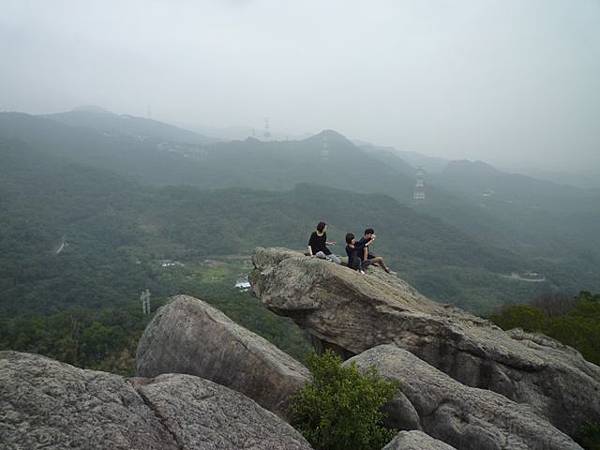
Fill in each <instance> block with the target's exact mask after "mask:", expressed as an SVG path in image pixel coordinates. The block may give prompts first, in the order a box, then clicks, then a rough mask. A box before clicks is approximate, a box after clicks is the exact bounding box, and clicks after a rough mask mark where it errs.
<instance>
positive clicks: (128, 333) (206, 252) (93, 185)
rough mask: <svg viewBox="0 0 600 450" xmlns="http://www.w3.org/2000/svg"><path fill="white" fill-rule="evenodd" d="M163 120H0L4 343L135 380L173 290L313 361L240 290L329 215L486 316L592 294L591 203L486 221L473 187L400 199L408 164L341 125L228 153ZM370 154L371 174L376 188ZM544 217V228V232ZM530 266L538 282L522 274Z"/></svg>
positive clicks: (442, 294)
mask: <svg viewBox="0 0 600 450" xmlns="http://www.w3.org/2000/svg"><path fill="white" fill-rule="evenodd" d="M101 114H104V113H101ZM82 117H83V118H82ZM83 119H85V120H83ZM86 120H87V122H86ZM89 120H92V122H91V123H90V122H89ZM157 124H158V125H157ZM74 125H75V126H74ZM92 125H94V126H92ZM163 125H164V124H162V125H161V124H160V123H154V122H153V121H148V122H146V121H145V119H135V118H130V117H128V118H123V117H122V116H116V117H113V116H108V117H105V118H104V120H103V121H96V119H95V118H94V117H91V118H90V117H89V116H85V115H84V116H79V115H77V114H75V115H63V116H61V117H60V118H57V117H55V118H50V117H46V118H41V117H34V116H28V115H20V114H0V154H1V155H2V165H1V166H0V230H1V233H0V314H1V317H2V320H1V324H0V330H1V331H0V348H11V349H15V350H25V351H34V352H39V353H42V354H47V355H49V356H53V357H55V358H57V359H60V360H63V361H67V362H71V363H73V364H76V365H80V366H84V367H92V368H102V369H106V370H111V371H115V372H119V373H128V374H129V373H132V371H133V361H134V356H135V355H134V353H135V345H136V343H137V340H138V338H139V336H140V333H141V332H142V331H143V329H144V327H145V325H146V323H147V321H148V319H149V317H148V316H144V315H142V313H141V306H140V302H139V295H140V292H141V291H142V290H144V289H150V291H151V292H152V299H153V301H152V304H153V309H156V308H157V307H159V306H160V305H161V304H163V303H164V302H165V301H166V300H167V299H168V297H169V296H170V295H173V294H176V293H187V294H190V295H196V296H198V297H200V298H202V299H204V300H206V301H209V302H211V303H212V304H215V305H216V306H218V307H219V308H221V309H222V310H224V311H225V312H226V313H227V314H228V315H229V316H230V317H232V318H233V319H234V320H236V321H238V322H239V323H241V324H242V325H244V326H246V327H248V328H249V329H251V330H253V331H256V332H258V333H259V334H261V335H263V336H265V337H267V338H268V339H269V340H271V341H272V342H275V343H276V344H277V345H278V346H280V347H281V348H282V349H284V350H285V351H287V352H289V353H290V354H292V355H294V356H296V357H297V358H299V359H303V358H304V355H305V353H306V351H307V349H308V344H307V342H306V340H305V339H304V336H303V335H302V333H301V332H300V331H299V330H298V329H297V328H296V327H295V326H294V325H293V324H292V323H291V322H289V321H287V320H285V319H282V318H279V317H276V316H274V315H272V314H270V313H268V312H267V311H265V310H264V308H262V307H261V306H260V305H259V303H258V301H257V300H256V299H253V298H252V297H251V296H250V294H248V293H247V292H240V291H238V290H237V289H235V288H234V287H233V285H234V284H235V282H236V280H237V279H238V278H240V277H243V276H244V273H247V271H248V270H249V266H248V265H249V264H250V263H249V257H250V255H251V253H252V251H253V249H254V248H255V247H256V246H273V245H276V246H287V247H290V248H297V249H303V248H304V247H305V245H306V241H307V238H308V235H309V233H310V232H311V231H312V229H313V227H314V226H315V224H316V222H318V221H319V220H326V221H327V222H328V224H329V229H328V235H329V238H330V239H333V240H337V241H338V242H339V243H340V245H339V246H338V247H333V250H334V251H336V252H337V253H340V254H343V245H342V243H343V236H344V235H345V233H346V232H348V231H352V232H354V233H355V234H357V235H359V234H360V233H361V232H362V230H363V229H364V228H365V227H367V226H372V227H374V228H375V229H376V231H377V234H378V237H379V238H378V240H377V245H376V249H375V252H376V253H379V254H381V255H383V256H385V257H386V259H387V260H388V262H389V264H390V265H391V266H392V268H393V269H394V270H396V271H397V272H398V274H399V276H401V277H403V278H404V279H406V280H407V281H409V282H410V283H412V284H413V285H415V286H416V287H417V288H418V289H419V290H420V291H422V292H423V293H424V294H426V295H428V296H430V297H432V298H434V299H436V300H439V301H443V302H450V303H454V304H456V305H459V306H462V307H464V308H467V309H469V310H471V311H474V312H476V313H480V314H489V313H491V312H492V311H494V310H495V309H496V308H498V307H499V306H501V305H504V304H518V303H523V302H526V301H528V300H530V299H532V298H537V297H540V296H544V295H545V296H548V295H552V294H555V293H557V292H566V293H570V295H572V294H573V293H575V292H577V291H579V290H581V289H588V290H590V291H599V290H600V286H599V283H600V277H598V276H597V269H596V267H597V262H598V254H599V253H598V252H597V249H596V247H595V246H596V245H597V240H594V239H593V238H590V236H592V235H593V234H594V229H595V228H594V227H595V224H596V215H595V212H594V211H592V210H590V211H589V212H588V213H587V214H588V215H587V216H586V215H585V214H586V213H585V212H581V211H574V210H566V209H564V208H563V207H562V206H560V207H559V206H553V207H552V208H549V209H544V210H543V211H541V212H540V211H537V210H536V211H537V212H535V214H534V213H532V212H526V211H527V209H526V208H524V207H519V205H511V204H509V203H506V202H504V201H499V200H497V199H492V200H489V199H488V200H486V201H487V202H488V203H487V204H488V206H489V205H491V204H492V203H491V202H496V204H497V205H500V206H495V207H493V208H492V207H489V208H487V210H486V208H483V210H482V209H481V206H478V207H474V206H473V205H474V203H475V199H476V197H477V192H478V191H477V190H478V189H480V188H481V186H475V187H474V188H473V189H474V190H473V191H472V192H464V191H465V189H466V188H465V187H464V186H463V185H459V186H457V185H456V184H454V185H453V184H452V183H451V182H450V181H448V180H449V179H450V175H448V174H447V179H446V180H445V181H443V183H442V182H441V181H440V185H442V184H444V183H445V184H446V185H447V186H446V188H447V190H443V189H442V188H440V187H439V186H431V187H428V194H429V195H430V197H428V198H429V200H428V202H426V203H425V204H420V205H415V204H412V203H410V202H406V201H403V199H404V200H406V198H407V197H410V193H411V190H412V186H413V183H414V178H413V175H411V170H412V168H411V166H410V165H408V164H406V163H404V162H403V161H402V160H401V159H399V158H398V157H397V156H396V155H394V154H390V153H389V152H387V153H386V152H385V151H384V152H382V151H380V150H378V149H377V148H371V149H370V150H369V151H368V152H365V151H364V150H361V149H360V148H359V147H357V146H355V145H354V144H353V143H351V142H350V141H348V140H347V139H346V138H344V137H343V136H341V135H338V134H337V133H334V132H331V131H329V132H324V133H322V134H321V135H318V136H315V137H313V138H310V139H307V140H304V141H290V142H284V143H281V142H279V143H278V142H267V143H265V142H260V141H258V140H252V139H250V140H248V141H237V142H230V143H219V142H214V141H211V140H210V139H207V138H204V137H202V136H198V135H195V134H193V133H192V134H190V132H187V131H185V130H181V129H178V128H175V127H169V126H166V128H165V126H163ZM139 133H145V135H144V136H140V134H139ZM165 136H166V137H165ZM324 143H327V149H328V155H327V160H326V161H325V162H323V160H322V159H320V158H321V157H322V155H321V153H320V152H321V151H322V149H323V145H324ZM265 161H269V164H268V165H267V164H264V162H265ZM361 161H362V162H363V163H367V164H368V165H369V171H368V172H369V177H366V179H365V177H362V176H361V175H360V172H361V171H362V165H361V163H360V162H361ZM284 168H285V170H284ZM340 168H341V169H340ZM280 169H281V170H280ZM329 175H331V176H329ZM468 176H471V175H468V174H467V175H465V177H468ZM497 177H499V178H500V181H497V183H500V184H502V183H504V181H502V180H503V178H502V177H503V175H497ZM374 181H377V183H374ZM520 182H522V183H525V184H527V183H530V181H529V180H520ZM236 183H237V184H236ZM361 183H363V184H361ZM325 184H327V186H325ZM236 186H237V187H236ZM536 186H537V185H536ZM496 189H497V190H498V192H503V191H502V189H501V186H496ZM523 189H524V190H527V189H528V188H527V187H526V186H525V187H523ZM536 189H537V188H536ZM534 190H535V189H534ZM378 192H379V193H378ZM560 192H564V191H560ZM569 192H570V194H569V195H575V196H577V195H579V192H578V191H572V190H569ZM509 194H510V195H512V193H511V192H508V193H504V194H502V195H509ZM531 195H534V193H532V194H531ZM586 195H587V194H586ZM538 197H539V196H538ZM538 197H536V198H538ZM506 198H508V197H506ZM539 198H541V197H539ZM557 198H558V197H557ZM560 199H562V200H561V202H563V203H568V202H567V201H566V200H564V198H563V197H560ZM563 200H564V201H563ZM589 201H590V202H592V203H590V204H589V205H593V202H594V201H595V197H591V198H590V199H589ZM502 205H509V206H502ZM589 205H588V206H589ZM521 206H523V205H521ZM502 208H504V209H502ZM519 208H520V209H519ZM590 208H591V207H590ZM567 213H568V214H567ZM512 215H514V216H515V217H516V218H517V219H518V220H517V221H523V223H527V224H528V226H530V227H531V228H532V229H535V230H540V231H539V232H540V236H538V237H536V238H535V239H532V240H531V242H532V244H531V245H529V246H527V245H523V243H522V239H523V238H528V236H527V235H526V234H524V233H522V232H520V231H519V230H518V227H517V228H515V227H514V223H513V222H515V220H513V219H510V220H508V219H507V217H501V216H508V217H511V216H512ZM573 218H577V220H579V221H580V223H579V225H578V226H577V227H572V226H571V222H572V219H573ZM527 220H529V222H527ZM540 220H541V221H544V220H547V223H545V225H543V226H539V227H538V226H537V221H540ZM509 222H511V223H509ZM499 229H502V232H501V233H496V230H499ZM565 229H568V230H570V231H569V233H570V234H569V233H565V232H564V230H565ZM553 236H556V238H553ZM585 239H588V240H589V241H590V244H589V245H588V246H587V248H585V249H583V248H582V247H584V246H583V244H582V242H584V241H585ZM513 241H514V242H513ZM557 254H560V255H561V257H560V258H557V257H556V255H557ZM165 261H177V263H178V264H176V265H174V266H165V265H164V262H165ZM242 262H243V263H242ZM534 271H535V272H540V273H541V274H543V276H544V278H543V279H541V280H540V279H534V280H527V279H523V278H521V277H519V276H514V274H524V273H525V274H526V273H528V272H534ZM512 308H519V306H513V307H512ZM523 308H529V307H523ZM575 310H576V308H574V309H573V311H575ZM571 313H572V312H571ZM503 314H504V313H503ZM506 314H508V313H506ZM494 317H503V316H494ZM569 317H571V316H569ZM594 317H595V316H594ZM497 320H498V321H499V323H501V324H503V326H505V325H506V324H505V323H503V322H502V320H504V319H501V318H498V319H497ZM565 320H566V319H565ZM569 320H575V319H572V318H571V319H569ZM550 322H551V321H549V322H543V323H544V327H545V328H543V327H542V325H539V327H538V328H540V330H538V331H544V332H547V333H548V334H549V335H552V336H555V337H556V338H557V339H560V340H563V341H564V342H566V343H569V344H570V345H573V346H575V347H576V348H582V349H585V351H586V352H588V353H586V354H589V355H590V357H591V358H595V356H594V353H593V351H591V350H587V347H585V345H587V344H585V345H584V343H582V342H583V341H582V340H581V339H580V340H573V339H571V340H570V338H572V337H573V336H574V335H575V334H571V335H569V336H566V337H565V336H564V334H565V333H566V334H567V335H568V334H569V332H568V330H569V328H568V327H567V326H564V327H563V328H561V327H560V326H558V325H553V326H552V327H550V325H548V323H550ZM536 323H537V322H536ZM552 323H554V322H552ZM548 327H550V328H548ZM590 327H592V328H593V325H590ZM559 329H564V330H566V331H564V333H563V334H562V335H561V334H560V333H559V331H556V330H559ZM573 329H575V328H573ZM582 351H583V350H582ZM589 352H591V353H589Z"/></svg>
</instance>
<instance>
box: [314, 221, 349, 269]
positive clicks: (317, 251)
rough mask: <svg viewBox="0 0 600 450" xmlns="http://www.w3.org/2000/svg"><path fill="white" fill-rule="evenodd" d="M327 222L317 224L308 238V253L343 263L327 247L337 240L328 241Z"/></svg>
mask: <svg viewBox="0 0 600 450" xmlns="http://www.w3.org/2000/svg"><path fill="white" fill-rule="evenodd" d="M326 229H327V224H326V223H325V222H319V223H318V224H317V229H316V231H313V232H312V234H311V235H310V239H309V240H308V254H309V256H316V257H317V258H321V259H327V260H328V261H333V262H334V263H336V264H341V261H340V258H339V257H338V256H336V255H334V254H333V253H331V250H329V249H328V248H327V246H328V245H335V242H329V241H327V233H326V232H325V230H326Z"/></svg>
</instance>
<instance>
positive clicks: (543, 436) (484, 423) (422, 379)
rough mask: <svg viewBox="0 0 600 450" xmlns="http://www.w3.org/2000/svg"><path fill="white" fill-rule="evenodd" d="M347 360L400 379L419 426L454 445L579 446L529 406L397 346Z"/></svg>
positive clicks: (496, 449) (495, 448)
mask: <svg viewBox="0 0 600 450" xmlns="http://www.w3.org/2000/svg"><path fill="white" fill-rule="evenodd" d="M351 363H356V365H357V366H358V367H359V368H361V369H366V368H368V367H375V368H376V369H377V371H378V372H379V374H380V375H381V376H383V377H385V378H388V379H392V380H396V381H398V382H399V386H400V391H401V393H402V394H403V395H404V396H406V398H407V399H408V401H409V402H410V404H412V406H413V407H414V409H415V410H416V412H417V414H418V416H419V428H420V429H422V430H423V431H424V432H425V433H427V434H428V435H430V436H432V437H434V438H436V439H439V440H441V441H443V442H445V443H447V444H450V445H452V446H454V447H455V448H457V449H460V450H463V449H464V450H500V449H511V450H527V449H545V450H581V447H580V446H579V445H577V444H576V443H575V442H574V441H573V440H572V439H571V438H570V437H569V436H567V435H566V434H564V433H562V432H561V431H559V430H558V429H556V428H555V427H553V426H552V425H550V423H548V421H547V420H545V419H543V418H541V417H539V416H538V415H537V414H535V413H534V411H533V409H532V408H531V407H529V406H527V405H523V404H518V403H515V402H513V401H511V400H509V399H507V398H506V397H504V396H502V395H500V394H496V393H495V392H491V391H488V390H485V389H477V388H472V387H469V386H465V385H464V384H461V383H459V382H458V381H456V380H453V379H452V378H450V377H449V376H448V375H446V374H445V373H443V372H441V371H439V370H437V369H436V368H435V367H432V366H431V365H429V364H427V363H426V362H425V361H422V360H421V359H419V358H417V357H416V356H415V355H413V354H412V353H410V352H408V351H406V350H403V349H401V348H398V347H396V346H393V345H380V346H378V347H375V348H372V349H371V350H367V351H366V352H364V353H361V354H360V355H357V356H355V357H353V358H351V359H349V360H348V361H346V362H345V363H344V364H351ZM397 414H406V410H398V411H397ZM398 448H403V447H398ZM425 448H428V447H425ZM434 448H435V447H434Z"/></svg>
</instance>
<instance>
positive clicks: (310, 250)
mask: <svg viewBox="0 0 600 450" xmlns="http://www.w3.org/2000/svg"><path fill="white" fill-rule="evenodd" d="M308 254H309V255H310V256H312V255H313V252H312V247H311V246H310V245H309V246H308Z"/></svg>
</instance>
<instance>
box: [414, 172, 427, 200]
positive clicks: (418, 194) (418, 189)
mask: <svg viewBox="0 0 600 450" xmlns="http://www.w3.org/2000/svg"><path fill="white" fill-rule="evenodd" d="M416 177H417V182H416V183H415V190H414V192H413V200H414V201H416V202H422V201H423V200H425V171H424V170H423V168H421V167H419V169H418V170H417V174H416Z"/></svg>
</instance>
